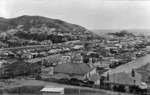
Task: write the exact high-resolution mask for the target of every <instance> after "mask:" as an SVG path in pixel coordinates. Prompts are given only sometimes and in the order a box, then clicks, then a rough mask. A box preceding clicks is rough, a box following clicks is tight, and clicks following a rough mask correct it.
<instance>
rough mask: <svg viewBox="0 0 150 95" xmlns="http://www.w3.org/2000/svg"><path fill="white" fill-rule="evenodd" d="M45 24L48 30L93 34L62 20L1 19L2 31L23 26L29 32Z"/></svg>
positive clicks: (33, 18) (0, 26)
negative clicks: (32, 28)
mask: <svg viewBox="0 0 150 95" xmlns="http://www.w3.org/2000/svg"><path fill="white" fill-rule="evenodd" d="M43 24H46V26H47V27H48V28H56V29H59V30H62V31H80V32H88V33H91V32H90V31H88V30H87V29H85V28H84V27H82V26H79V25H75V24H71V23H68V22H65V21H62V20H58V19H51V18H46V17H41V16H27V15H24V16H20V17H17V18H12V19H5V18H0V31H7V30H10V29H15V28H17V26H18V25H23V26H24V29H25V30H26V31H28V30H29V29H30V28H31V27H35V28H38V27H41V25H43Z"/></svg>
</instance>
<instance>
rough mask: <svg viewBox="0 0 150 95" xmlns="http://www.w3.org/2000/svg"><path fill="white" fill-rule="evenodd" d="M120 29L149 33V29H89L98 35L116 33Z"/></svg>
mask: <svg viewBox="0 0 150 95" xmlns="http://www.w3.org/2000/svg"><path fill="white" fill-rule="evenodd" d="M122 30H127V31H128V32H130V33H133V34H145V35H149V34H150V30H149V29H97V30H91V31H92V32H94V33H96V34H99V35H100V34H105V33H116V32H120V31H122Z"/></svg>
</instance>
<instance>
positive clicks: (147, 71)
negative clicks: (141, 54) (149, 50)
mask: <svg viewBox="0 0 150 95" xmlns="http://www.w3.org/2000/svg"><path fill="white" fill-rule="evenodd" d="M137 71H138V73H140V74H141V75H142V79H141V80H142V81H143V82H147V81H148V76H149V75H150V64H146V65H144V66H142V67H140V68H138V69H137Z"/></svg>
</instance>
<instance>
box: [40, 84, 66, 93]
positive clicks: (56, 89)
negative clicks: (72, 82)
mask: <svg viewBox="0 0 150 95" xmlns="http://www.w3.org/2000/svg"><path fill="white" fill-rule="evenodd" d="M41 92H42V95H50V94H64V87H54V86H45V87H44V88H43V89H42V90H41Z"/></svg>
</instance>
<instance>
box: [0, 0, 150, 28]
mask: <svg viewBox="0 0 150 95" xmlns="http://www.w3.org/2000/svg"><path fill="white" fill-rule="evenodd" d="M21 15H40V16H45V17H48V18H54V19H61V20H64V21H67V22H70V23H74V24H79V25H81V26H83V27H85V28H87V29H137V28H138V29H139V28H140V29H141V28H142V29H143V28H146V29H150V1H135V0H133V1H118V0H116V1H110V0H107V1H106V0H105V1H104V0H0V17H6V18H13V17H18V16H21Z"/></svg>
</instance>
